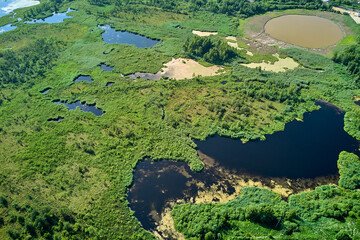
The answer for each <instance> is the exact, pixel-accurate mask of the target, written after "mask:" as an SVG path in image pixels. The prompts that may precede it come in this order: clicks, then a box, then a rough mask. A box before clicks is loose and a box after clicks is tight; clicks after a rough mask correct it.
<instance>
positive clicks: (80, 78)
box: [74, 75, 93, 83]
mask: <svg viewBox="0 0 360 240" xmlns="http://www.w3.org/2000/svg"><path fill="white" fill-rule="evenodd" d="M92 81H93V80H92V79H91V77H90V76H85V75H80V76H78V77H77V78H75V79H74V83H78V82H92Z"/></svg>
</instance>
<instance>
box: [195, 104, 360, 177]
mask: <svg viewBox="0 0 360 240" xmlns="http://www.w3.org/2000/svg"><path fill="white" fill-rule="evenodd" d="M318 104H319V105H320V106H321V108H320V110H317V111H314V112H311V113H306V114H305V115H304V121H303V122H300V121H293V122H290V123H288V124H286V126H285V130H284V131H281V132H276V133H274V134H272V135H267V136H266V138H267V139H266V141H254V142H248V143H246V144H242V143H241V141H239V140H233V139H230V138H224V137H219V136H215V137H211V138H209V139H207V140H206V141H195V143H196V144H197V145H198V149H199V150H200V151H201V152H203V153H204V154H206V155H208V156H210V157H212V158H214V159H216V160H217V161H219V162H220V163H221V165H223V166H225V167H227V168H231V169H232V168H236V169H243V170H244V171H248V172H251V173H253V174H257V175H261V176H269V177H287V178H313V177H318V176H326V175H329V174H336V173H337V172H338V169H337V164H336V160H337V158H338V155H339V153H340V152H341V151H349V152H354V151H355V150H356V149H357V147H358V146H359V143H358V141H357V140H356V139H354V138H353V137H351V136H350V135H349V134H347V133H346V132H345V131H344V120H343V119H344V113H343V112H339V110H338V109H336V108H334V107H331V106H329V105H326V104H325V103H318Z"/></svg>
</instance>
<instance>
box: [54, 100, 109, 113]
mask: <svg viewBox="0 0 360 240" xmlns="http://www.w3.org/2000/svg"><path fill="white" fill-rule="evenodd" d="M54 103H56V104H61V105H64V106H66V107H67V108H68V110H75V109H76V108H77V107H80V109H81V111H83V112H91V113H93V114H95V116H101V115H103V114H104V112H103V111H102V110H101V109H99V108H96V107H95V106H94V105H87V104H86V103H81V102H80V101H77V102H74V103H66V102H62V101H54Z"/></svg>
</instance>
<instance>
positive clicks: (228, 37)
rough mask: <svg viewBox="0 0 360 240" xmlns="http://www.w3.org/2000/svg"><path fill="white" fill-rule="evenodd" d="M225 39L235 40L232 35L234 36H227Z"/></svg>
mask: <svg viewBox="0 0 360 240" xmlns="http://www.w3.org/2000/svg"><path fill="white" fill-rule="evenodd" d="M225 39H226V40H230V41H237V40H236V37H234V36H227V37H226V38H225Z"/></svg>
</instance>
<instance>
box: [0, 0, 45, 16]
mask: <svg viewBox="0 0 360 240" xmlns="http://www.w3.org/2000/svg"><path fill="white" fill-rule="evenodd" d="M39 3H40V2H39V1H33V0H21V1H19V0H0V17H2V16H5V15H7V14H9V13H11V12H12V11H13V10H15V9H18V8H24V7H30V6H33V5H37V4H39ZM13 17H14V16H13Z"/></svg>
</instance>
